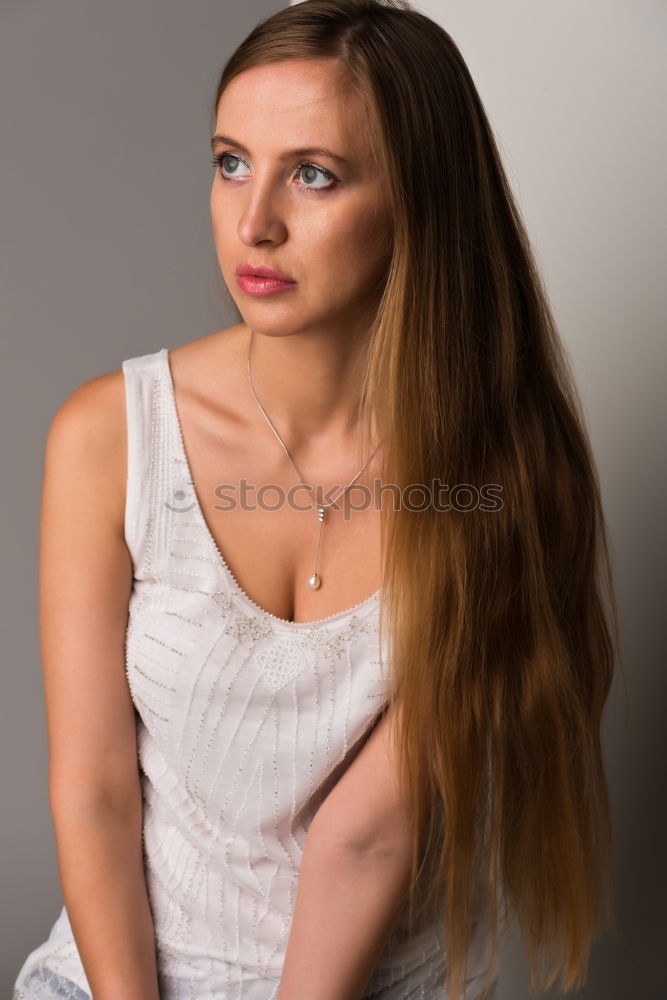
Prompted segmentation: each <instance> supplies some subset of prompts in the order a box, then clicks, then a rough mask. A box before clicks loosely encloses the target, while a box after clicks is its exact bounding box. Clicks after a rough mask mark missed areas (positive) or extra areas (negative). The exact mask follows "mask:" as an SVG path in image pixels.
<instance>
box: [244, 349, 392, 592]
mask: <svg viewBox="0 0 667 1000" xmlns="http://www.w3.org/2000/svg"><path fill="white" fill-rule="evenodd" d="M253 333H254V331H253V330H251V331H250V340H249V341H248V384H249V385H250V391H251V393H252V394H253V396H254V397H255V402H256V403H257V405H258V407H259V408H260V410H261V412H262V415H263V417H264V419H265V420H266V422H267V424H268V425H269V427H270V428H271V430H272V431H273V433H274V434H275V436H276V437H277V438H278V441H279V443H280V445H281V447H282V449H283V451H284V452H285V454H286V455H287V457H288V458H289V460H290V462H291V463H292V465H293V467H294V470H295V472H296V474H297V476H298V477H299V479H300V481H301V485H302V486H305V487H306V488H307V489H310V487H309V486H308V485H307V483H305V482H304V481H303V476H302V475H301V473H300V472H299V470H298V468H297V466H296V463H295V461H294V459H293V458H292V456H291V455H290V453H289V451H288V450H287V446H286V445H285V442H284V441H283V439H282V438H281V436H280V434H279V433H278V431H277V430H276V428H275V427H274V426H273V424H272V423H271V419H270V418H269V415H268V413H267V412H266V410H265V409H264V407H263V406H262V404H261V403H260V401H259V400H258V399H257V393H256V392H255V387H254V386H253V384H252V375H251V374H250V348H251V345H252V338H253ZM379 447H380V445H378V446H377V448H376V449H375V451H374V452H373V453H372V455H371V456H370V458H369V459H368V460H367V461H366V462H365V463H364V465H362V467H361V468H360V469H359V472H357V474H356V476H355V477H354V479H351V480H350V481H349V483H348V484H347V486H343V487H342V489H341V490H340V491H339V492H338V493H337V494H336V496H335V497H334V498H333V500H330V501H329V502H328V503H320V502H318V503H317V517H318V520H319V522H320V530H319V533H318V535H317V549H316V550H315V566H314V567H313V572H312V575H311V576H309V577H308V586H309V587H311V588H312V590H317V588H318V587H319V586H320V584H321V583H322V579H321V577H320V576H319V574H318V572H317V560H318V559H319V555H320V541H321V539H322V529H323V528H324V509H325V507H333V505H334V504H335V503H336V501H337V500H338V498H339V497H340V496H342V495H343V493H345V491H346V490H349V488H350V486H352V485H353V484H354V483H355V482H356V481H357V479H358V478H359V476H360V475H361V473H362V472H363V471H364V469H365V468H366V466H367V465H368V463H369V462H370V461H371V459H372V458H373V456H374V455H375V453H376V452H377V450H378V448H379Z"/></svg>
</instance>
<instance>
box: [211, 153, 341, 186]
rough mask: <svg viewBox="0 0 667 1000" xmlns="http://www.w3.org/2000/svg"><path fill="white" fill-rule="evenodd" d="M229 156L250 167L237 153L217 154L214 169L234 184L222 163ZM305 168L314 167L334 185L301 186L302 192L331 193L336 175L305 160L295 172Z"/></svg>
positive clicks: (214, 159) (212, 160) (212, 161)
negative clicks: (223, 170) (226, 175)
mask: <svg viewBox="0 0 667 1000" xmlns="http://www.w3.org/2000/svg"><path fill="white" fill-rule="evenodd" d="M229 156H231V157H232V159H234V160H238V161H239V162H241V163H245V165H246V167H247V166H248V163H247V161H246V160H244V159H243V157H242V156H238V155H237V154H236V153H226V152H225V153H217V154H216V155H215V156H214V157H213V158H212V159H211V163H212V164H213V166H214V167H217V168H218V172H219V174H220V178H221V179H222V180H223V181H232V182H233V178H232V177H225V175H224V174H223V172H222V161H223V160H224V159H226V158H227V157H229ZM304 167H312V168H313V170H317V171H318V172H319V173H321V174H322V175H323V176H324V177H326V178H327V180H330V181H332V182H333V183H332V184H327V186H326V187H319V188H316V187H313V186H312V184H301V185H299V186H300V187H301V189H302V190H305V191H330V190H331V189H332V188H333V187H334V186H335V185H336V183H337V180H336V178H335V177H334V175H333V174H332V173H331V172H330V171H329V170H327V169H326V168H325V167H318V165H317V164H316V163H309V162H308V161H307V160H303V161H302V162H301V163H300V164H299V165H298V167H297V168H296V170H295V171H294V172H295V173H298V172H299V171H300V170H302V169H303V168H304Z"/></svg>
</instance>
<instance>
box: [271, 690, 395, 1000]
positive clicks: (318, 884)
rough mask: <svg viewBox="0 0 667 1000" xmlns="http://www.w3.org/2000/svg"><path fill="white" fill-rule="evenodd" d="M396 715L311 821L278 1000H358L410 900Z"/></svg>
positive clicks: (375, 733) (391, 713) (383, 723)
mask: <svg viewBox="0 0 667 1000" xmlns="http://www.w3.org/2000/svg"><path fill="white" fill-rule="evenodd" d="M393 721H394V710H393V709H392V710H390V711H388V712H387V713H386V714H385V715H384V717H383V719H382V720H381V721H380V722H379V723H378V725H377V726H376V727H375V729H374V730H373V732H372V733H371V735H370V737H369V739H368V741H367V743H366V744H365V745H364V746H363V748H362V749H361V751H360V752H359V754H358V755H357V757H355V759H354V760H353V762H352V764H351V765H350V767H349V768H348V769H347V771H345V773H344V774H343V776H342V777H341V779H340V780H339V781H338V782H337V783H336V785H335V786H334V788H333V789H332V791H331V792H330V793H329V795H328V796H327V798H326V799H325V801H324V802H323V803H322V805H321V807H320V808H319V809H318V811H317V814H316V816H315V818H314V819H313V822H312V823H311V826H310V829H309V831H308V837H307V838H306V846H305V848H304V854H303V859H302V864H301V871H300V874H299V887H298V892H297V898H296V903H295V907H294V918H293V921H292V927H291V929H290V937H289V941H288V945H287V951H286V954H285V962H284V965H283V972H282V976H281V980H280V991H279V994H278V1000H302V998H303V997H306V996H307V997H308V998H309V1000H358V998H359V997H361V996H362V995H363V992H364V990H365V988H366V986H367V984H368V980H369V979H370V977H371V975H372V972H373V969H374V967H375V965H376V963H377V961H378V959H379V957H380V954H381V952H382V950H383V948H384V945H385V943H386V941H387V938H388V936H389V934H390V932H391V930H392V928H393V926H394V924H395V922H396V919H397V917H398V915H399V912H400V909H401V907H402V905H403V902H404V901H405V898H406V893H407V889H408V885H409V863H410V858H409V847H410V844H409V828H408V823H407V813H406V810H405V806H404V804H403V802H402V801H401V798H400V796H399V790H398V781H397V778H396V774H395V755H394V740H393V735H392V731H391V726H392V723H393Z"/></svg>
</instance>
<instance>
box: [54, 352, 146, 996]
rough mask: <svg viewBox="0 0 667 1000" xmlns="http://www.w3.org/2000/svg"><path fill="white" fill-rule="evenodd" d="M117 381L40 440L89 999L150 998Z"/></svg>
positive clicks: (66, 818)
mask: <svg viewBox="0 0 667 1000" xmlns="http://www.w3.org/2000/svg"><path fill="white" fill-rule="evenodd" d="M126 462H127V446H126V419H125V395H124V385H123V373H122V369H121V370H118V371H116V372H110V373H109V374H105V375H101V376H99V377H97V378H94V379H92V380H90V381H89V382H86V383H84V384H83V385H81V386H80V387H79V388H78V389H76V390H75V392H73V393H72V394H71V395H70V396H69V397H68V398H67V399H66V400H65V402H64V403H63V404H62V405H61V406H60V408H59V409H58V411H57V412H56V414H55V416H54V418H53V420H52V422H51V425H50V427H49V432H48V436H47V441H46V449H45V460H44V479H43V487H42V502H41V512H40V556H39V589H40V634H41V653H42V666H43V674H44V694H45V701H46V715H47V726H48V740H49V804H50V809H51V815H52V818H53V824H54V829H55V835H56V846H57V856H58V866H59V871H60V880H61V885H62V890H63V897H64V900H65V905H66V907H67V913H68V915H69V918H70V923H71V925H72V930H73V933H74V938H75V941H76V945H77V948H78V950H79V954H80V956H81V960H82V963H83V966H84V970H85V973H86V976H87V978H88V982H89V984H90V987H91V989H92V992H93V997H94V1000H157V998H158V996H159V994H158V981H157V969H156V956H155V939H154V929H153V919H152V914H151V910H150V906H149V900H148V893H147V889H146V881H145V876H144V869H143V856H142V835H141V834H142V798H141V786H140V779H139V770H138V760H137V743H136V730H135V721H134V707H133V704H132V700H131V697H130V692H129V686H128V682H127V677H126V673H125V653H124V641H125V629H126V626H127V615H128V603H129V598H130V594H131V587H132V562H131V558H130V554H129V552H128V549H127V546H126V544H125V540H124V530H123V529H124V509H125V483H126V476H127V464H126Z"/></svg>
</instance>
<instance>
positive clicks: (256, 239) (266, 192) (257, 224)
mask: <svg viewBox="0 0 667 1000" xmlns="http://www.w3.org/2000/svg"><path fill="white" fill-rule="evenodd" d="M244 199H245V200H244ZM241 201H242V202H243V209H242V212H241V217H240V218H239V222H238V236H239V239H240V240H241V242H242V243H245V244H246V245H247V246H255V244H257V243H261V242H262V241H264V240H270V241H271V242H272V243H280V242H282V241H283V240H284V239H285V234H286V225H285V220H284V216H283V213H282V210H281V207H280V199H279V197H278V196H277V195H276V192H275V190H274V189H273V187H272V185H271V182H270V179H269V178H267V179H266V181H264V183H262V182H261V181H258V180H256V179H255V180H252V181H248V182H247V186H246V189H245V191H244V192H243V193H242V195H241Z"/></svg>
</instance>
